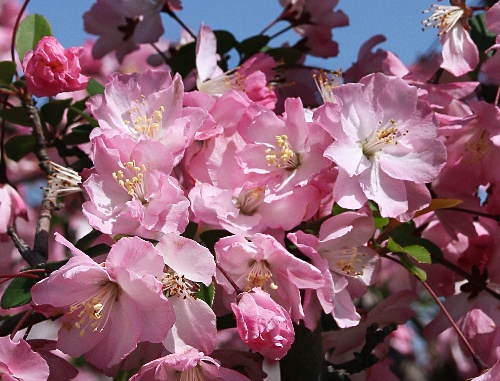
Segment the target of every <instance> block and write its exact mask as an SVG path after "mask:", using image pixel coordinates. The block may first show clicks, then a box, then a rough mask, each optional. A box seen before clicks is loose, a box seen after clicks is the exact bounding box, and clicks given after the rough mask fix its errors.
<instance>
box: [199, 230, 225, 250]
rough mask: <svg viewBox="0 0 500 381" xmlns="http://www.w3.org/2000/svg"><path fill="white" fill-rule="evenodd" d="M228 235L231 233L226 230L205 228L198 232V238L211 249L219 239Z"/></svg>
mask: <svg viewBox="0 0 500 381" xmlns="http://www.w3.org/2000/svg"><path fill="white" fill-rule="evenodd" d="M230 235H232V234H231V233H229V232H228V231H227V230H207V231H205V232H203V233H201V234H200V239H201V241H202V242H203V243H204V244H205V246H206V247H207V248H208V249H209V250H211V251H213V248H214V246H215V244H216V243H217V241H219V239H221V238H222V237H227V236H230Z"/></svg>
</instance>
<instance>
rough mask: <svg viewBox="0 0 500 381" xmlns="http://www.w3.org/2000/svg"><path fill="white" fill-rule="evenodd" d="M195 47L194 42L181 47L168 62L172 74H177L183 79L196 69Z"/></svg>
mask: <svg viewBox="0 0 500 381" xmlns="http://www.w3.org/2000/svg"><path fill="white" fill-rule="evenodd" d="M195 59H196V45H195V43H194V42H192V43H190V44H187V45H183V46H182V47H181V48H180V49H179V50H177V52H176V53H175V54H174V56H173V57H172V60H171V61H170V62H169V64H170V68H171V69H172V71H173V72H174V73H179V74H180V75H181V76H182V77H183V78H184V77H186V75H188V74H189V73H190V72H191V70H193V69H194V68H195V67H196V61H195Z"/></svg>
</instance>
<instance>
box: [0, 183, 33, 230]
mask: <svg viewBox="0 0 500 381" xmlns="http://www.w3.org/2000/svg"><path fill="white" fill-rule="evenodd" d="M17 217H21V218H23V219H25V220H26V221H28V211H27V209H26V205H25V203H24V200H23V199H22V197H21V196H20V195H19V193H17V191H16V190H15V189H14V188H12V187H11V186H10V185H9V184H0V240H1V239H2V236H5V235H6V234H7V230H8V229H9V226H13V225H14V224H15V221H16V218H17Z"/></svg>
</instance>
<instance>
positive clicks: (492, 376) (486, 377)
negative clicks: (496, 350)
mask: <svg viewBox="0 0 500 381" xmlns="http://www.w3.org/2000/svg"><path fill="white" fill-rule="evenodd" d="M499 378H500V360H497V362H496V363H495V365H493V367H491V368H490V369H488V370H487V371H486V372H484V373H482V374H481V375H480V376H478V377H474V378H473V379H472V380H471V381H495V380H498V379H499Z"/></svg>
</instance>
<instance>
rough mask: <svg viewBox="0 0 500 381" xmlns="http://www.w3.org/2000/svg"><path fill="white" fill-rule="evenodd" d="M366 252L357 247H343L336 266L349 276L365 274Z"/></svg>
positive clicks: (337, 257)
mask: <svg viewBox="0 0 500 381" xmlns="http://www.w3.org/2000/svg"><path fill="white" fill-rule="evenodd" d="M364 257H366V254H365V253H360V252H359V251H358V249H357V248H356V247H349V248H343V249H341V250H340V251H339V253H338V255H337V256H336V259H337V262H336V263H335V266H336V267H337V268H338V269H339V270H340V272H342V273H344V274H345V275H348V276H353V277H357V276H363V272H364V269H365V265H364V264H363V258H364Z"/></svg>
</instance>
